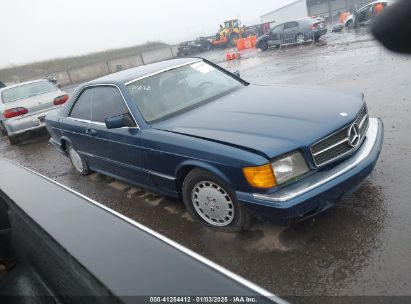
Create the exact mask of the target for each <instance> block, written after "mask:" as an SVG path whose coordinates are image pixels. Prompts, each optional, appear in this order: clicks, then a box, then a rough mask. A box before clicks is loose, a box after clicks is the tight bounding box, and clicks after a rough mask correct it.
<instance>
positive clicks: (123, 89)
mask: <svg viewBox="0 0 411 304" xmlns="http://www.w3.org/2000/svg"><path fill="white" fill-rule="evenodd" d="M46 124H47V127H48V131H49V132H50V134H51V136H52V138H51V139H50V143H52V144H53V145H54V146H56V147H57V148H58V149H59V150H60V151H62V152H63V153H64V154H65V155H67V156H68V157H69V158H70V160H71V162H72V164H73V166H74V168H75V169H76V170H77V171H78V172H80V173H81V174H86V173H88V172H89V171H90V170H92V171H96V172H101V173H103V174H107V175H110V176H112V177H114V178H117V179H121V180H125V181H127V182H130V183H133V184H136V185H141V186H144V187H146V188H149V189H152V190H154V191H157V192H160V193H162V194H165V195H168V196H171V197H175V198H179V197H182V199H183V201H184V204H185V206H186V208H187V209H188V211H189V212H190V213H191V214H192V216H193V217H194V218H196V219H197V220H199V221H201V222H203V223H204V224H206V225H208V226H211V227H213V228H217V229H221V230H226V231H236V230H242V229H246V228H247V226H248V225H249V223H250V219H251V215H255V216H257V217H259V218H267V219H271V220H275V221H278V222H281V223H282V222H289V221H295V220H300V219H303V218H306V217H308V216H312V215H314V214H316V213H318V212H321V211H323V210H325V209H327V208H329V207H330V206H332V205H333V204H334V203H335V202H336V201H338V200H339V199H340V198H341V196H342V195H343V194H345V193H349V192H351V191H354V190H355V189H356V188H357V187H358V186H359V185H360V183H361V182H362V181H363V180H364V179H365V177H367V176H368V175H369V174H370V173H371V172H372V170H373V168H374V166H375V164H376V161H377V158H378V155H379V153H380V150H381V147H382V142H383V125H382V122H381V120H379V119H376V118H369V116H368V110H367V106H366V104H365V102H364V98H363V94H362V93H361V92H357V91H349V90H331V89H330V90H318V89H305V88H295V87H284V86H259V85H252V84H249V83H248V82H246V81H244V80H242V79H240V78H239V77H237V76H235V75H233V74H231V73H229V72H228V71H226V70H224V69H222V68H221V67H219V66H217V65H215V64H212V63H210V62H208V61H206V60H203V59H194V58H187V59H173V60H169V61H163V62H159V63H154V64H150V65H145V66H140V67H137V68H133V69H129V70H125V71H122V72H119V73H115V74H111V75H108V76H105V77H103V78H100V79H97V80H94V81H92V82H89V83H86V84H83V85H81V86H80V87H78V88H77V89H76V91H75V92H74V93H73V94H72V97H71V98H70V99H69V101H68V102H67V103H66V105H65V106H64V108H63V109H62V110H61V111H60V112H59V113H58V114H54V115H49V116H47V117H46Z"/></svg>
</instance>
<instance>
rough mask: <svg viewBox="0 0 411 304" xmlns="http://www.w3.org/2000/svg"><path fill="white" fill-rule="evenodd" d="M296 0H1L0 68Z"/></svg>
mask: <svg viewBox="0 0 411 304" xmlns="http://www.w3.org/2000/svg"><path fill="white" fill-rule="evenodd" d="M293 1H294V0H257V1H251V0H247V1H244V0H223V1H222V0H203V1H199V0H190V1H189V0H184V1H183V0H81V1H80V0H2V1H1V4H0V12H1V16H0V41H1V42H0V67H5V66H10V65H13V64H22V63H28V62H32V61H38V60H44V59H50V58H56V57H66V56H71V55H80V54H86V53H91V52H95V51H100V50H107V49H112V48H119V47H124V46H132V45H136V44H141V43H145V42H146V41H148V40H150V41H164V42H167V43H176V42H179V41H181V40H187V39H193V38H195V37H196V36H201V35H205V34H209V35H211V34H214V33H215V32H217V30H218V25H219V24H220V23H222V22H223V21H224V20H225V19H231V18H235V17H237V16H238V17H240V19H241V20H242V21H243V24H246V25H251V24H254V23H259V17H260V16H261V15H263V14H265V13H267V12H269V11H271V10H273V9H276V8H278V7H281V6H283V5H284V4H287V3H290V2H293Z"/></svg>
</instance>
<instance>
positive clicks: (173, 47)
mask: <svg viewBox="0 0 411 304" xmlns="http://www.w3.org/2000/svg"><path fill="white" fill-rule="evenodd" d="M179 46H180V45H179V44H177V45H172V46H171V53H172V54H173V57H177V52H178V47H179Z"/></svg>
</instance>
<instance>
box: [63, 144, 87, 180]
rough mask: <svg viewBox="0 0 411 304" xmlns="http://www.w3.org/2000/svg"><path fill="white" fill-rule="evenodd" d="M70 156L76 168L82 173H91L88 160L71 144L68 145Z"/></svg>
mask: <svg viewBox="0 0 411 304" xmlns="http://www.w3.org/2000/svg"><path fill="white" fill-rule="evenodd" d="M66 149H67V154H68V157H69V159H70V161H71V164H72V165H73V167H74V169H76V171H77V172H78V173H80V174H81V175H87V174H89V173H90V170H89V168H88V165H87V162H86V161H85V160H84V159H83V157H82V156H81V155H80V154H79V153H78V152H77V150H76V149H75V148H74V147H73V145H71V144H67V146H66Z"/></svg>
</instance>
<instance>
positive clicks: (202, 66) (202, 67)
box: [191, 61, 215, 74]
mask: <svg viewBox="0 0 411 304" xmlns="http://www.w3.org/2000/svg"><path fill="white" fill-rule="evenodd" d="M191 67H192V68H193V69H195V70H197V71H199V72H201V73H203V74H207V73H209V72H211V71H214V70H215V68H213V67H212V66H211V65H208V64H206V63H204V62H202V61H201V62H196V63H194V64H192V65H191Z"/></svg>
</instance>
